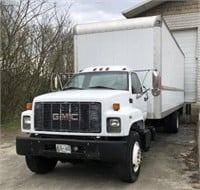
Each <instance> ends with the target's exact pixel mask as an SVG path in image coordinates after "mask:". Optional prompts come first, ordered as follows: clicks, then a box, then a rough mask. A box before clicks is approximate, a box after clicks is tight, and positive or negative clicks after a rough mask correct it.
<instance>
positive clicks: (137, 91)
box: [130, 72, 148, 119]
mask: <svg viewBox="0 0 200 190" xmlns="http://www.w3.org/2000/svg"><path fill="white" fill-rule="evenodd" d="M130 77H131V92H132V96H133V100H134V101H133V107H135V108H138V109H140V110H141V111H142V113H143V118H144V119H146V118H147V101H148V96H147V94H146V93H143V92H144V89H143V87H142V85H141V82H140V79H139V78H138V75H137V74H136V73H135V72H131V76H130Z"/></svg>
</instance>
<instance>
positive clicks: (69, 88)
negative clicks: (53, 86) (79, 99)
mask: <svg viewBox="0 0 200 190" xmlns="http://www.w3.org/2000/svg"><path fill="white" fill-rule="evenodd" d="M73 89H77V90H82V88H79V87H73V86H71V87H67V88H63V90H73Z"/></svg>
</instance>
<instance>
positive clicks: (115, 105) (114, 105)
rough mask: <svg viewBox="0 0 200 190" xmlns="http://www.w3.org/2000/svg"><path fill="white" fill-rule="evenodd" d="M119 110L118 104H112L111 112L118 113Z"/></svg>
mask: <svg viewBox="0 0 200 190" xmlns="http://www.w3.org/2000/svg"><path fill="white" fill-rule="evenodd" d="M119 109H120V104H119V103H114V104H113V110H114V111H118V110H119Z"/></svg>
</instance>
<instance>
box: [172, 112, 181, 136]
mask: <svg viewBox="0 0 200 190" xmlns="http://www.w3.org/2000/svg"><path fill="white" fill-rule="evenodd" d="M179 124H180V115H179V112H178V111H176V112H174V113H173V114H172V115H171V128H170V132H171V133H177V132H178V129H179Z"/></svg>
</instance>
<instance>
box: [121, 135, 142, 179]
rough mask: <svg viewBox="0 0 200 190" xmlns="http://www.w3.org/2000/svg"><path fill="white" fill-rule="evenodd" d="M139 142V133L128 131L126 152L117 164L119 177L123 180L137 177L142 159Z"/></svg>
mask: <svg viewBox="0 0 200 190" xmlns="http://www.w3.org/2000/svg"><path fill="white" fill-rule="evenodd" d="M140 144H141V143H140V137H139V134H138V133H137V132H130V135H129V139H128V147H127V150H126V154H125V157H124V160H123V161H122V163H120V166H119V173H120V177H121V179H122V180H123V181H126V182H135V181H136V180H137V178H138V175H139V172H140V166H141V159H142V151H141V145H140Z"/></svg>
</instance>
